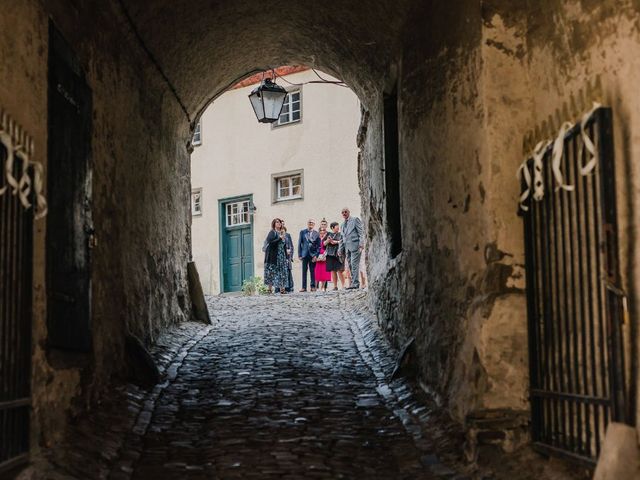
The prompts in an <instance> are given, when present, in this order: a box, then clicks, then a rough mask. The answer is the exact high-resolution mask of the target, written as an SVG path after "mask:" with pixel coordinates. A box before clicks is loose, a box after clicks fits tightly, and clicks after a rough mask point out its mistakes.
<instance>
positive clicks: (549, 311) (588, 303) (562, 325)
mask: <svg viewBox="0 0 640 480" xmlns="http://www.w3.org/2000/svg"><path fill="white" fill-rule="evenodd" d="M582 131H583V129H582V127H581V125H580V124H576V125H574V126H573V127H572V128H570V129H568V130H567V131H566V134H565V135H564V148H563V151H562V156H561V161H560V164H559V165H556V167H558V166H559V170H558V168H555V169H554V166H553V165H552V163H553V161H552V146H551V145H549V146H547V148H546V149H545V150H544V153H543V154H542V153H541V154H542V155H543V156H542V171H541V175H538V177H537V178H539V179H541V181H542V182H543V186H544V196H543V197H542V199H541V200H539V201H536V200H534V199H533V198H532V197H531V196H529V197H528V198H527V200H525V202H524V203H523V205H524V208H528V210H527V211H525V212H524V213H523V218H524V227H525V249H526V251H525V255H526V271H527V304H528V324H529V361H530V374H531V391H530V395H531V410H532V437H533V443H534V446H535V447H536V448H537V449H539V450H542V451H544V452H546V453H554V454H560V455H562V456H566V457H570V458H572V459H574V460H577V461H579V462H581V463H584V464H590V465H593V464H594V463H595V461H596V460H597V457H598V455H599V453H600V448H601V444H602V441H603V439H604V433H605V429H606V427H607V424H608V423H609V422H611V421H621V422H627V421H629V419H630V414H629V412H628V408H629V402H628V401H627V389H626V384H625V362H624V341H623V329H622V325H623V322H624V318H625V315H624V302H625V298H624V294H623V292H622V290H621V288H620V273H619V265H618V245H617V223H616V199H615V172H614V154H613V131H612V120H611V110H610V109H608V108H599V109H597V110H595V111H594V112H593V114H592V116H591V118H590V119H589V121H588V122H586V124H585V125H584V134H583V133H582ZM584 135H586V136H587V143H588V141H589V140H592V141H593V145H594V146H595V148H594V151H595V152H596V155H595V156H594V157H593V158H594V159H595V160H597V163H596V164H595V168H593V170H591V171H590V172H589V173H587V174H585V169H584V165H585V163H588V161H589V160H590V159H591V155H590V153H589V152H588V148H587V147H589V145H587V146H585V140H584ZM533 163H534V162H533V160H532V159H530V160H529V161H528V162H527V164H526V168H527V169H529V173H530V174H531V177H530V178H534V176H535V173H534V165H533ZM581 169H582V171H581ZM558 172H561V175H563V176H564V183H565V184H566V185H569V186H571V185H572V186H573V191H567V190H564V189H556V185H557V182H556V181H554V180H555V179H557V176H556V174H557V173H558ZM534 182H535V180H534ZM570 188H571V187H569V190H570Z"/></svg>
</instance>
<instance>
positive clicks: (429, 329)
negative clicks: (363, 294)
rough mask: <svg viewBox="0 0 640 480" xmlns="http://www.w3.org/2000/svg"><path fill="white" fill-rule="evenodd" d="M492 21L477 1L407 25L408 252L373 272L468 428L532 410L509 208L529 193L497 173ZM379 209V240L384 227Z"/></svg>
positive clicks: (390, 312)
mask: <svg viewBox="0 0 640 480" xmlns="http://www.w3.org/2000/svg"><path fill="white" fill-rule="evenodd" d="M480 13H481V10H480V8H479V5H478V3H477V2H473V1H468V2H463V3H462V4H460V5H458V8H457V9H456V10H455V11H452V9H449V8H446V7H445V6H441V5H437V4H435V2H434V4H429V5H424V6H421V7H417V9H416V11H414V12H412V13H411V14H410V15H409V16H408V18H411V19H421V21H418V20H415V23H411V22H410V23H408V24H407V25H406V28H405V31H406V35H405V43H404V50H403V54H402V58H401V62H400V64H401V65H400V73H399V87H400V88H399V101H400V132H401V133H400V135H401V138H400V148H401V177H402V181H401V185H402V202H403V205H402V230H403V245H404V251H403V252H402V254H401V255H400V256H399V257H397V258H396V259H395V260H393V261H389V260H387V259H386V258H384V256H377V257H375V258H374V259H373V260H372V262H371V266H370V268H371V272H370V273H371V275H372V280H373V289H374V291H375V295H374V296H373V297H372V301H373V303H374V306H375V308H376V310H377V311H378V312H379V316H380V320H381V322H382V324H383V325H384V326H385V328H386V329H387V330H388V331H389V332H390V333H391V334H392V335H393V337H395V338H396V340H397V341H398V343H403V342H404V341H406V340H407V339H408V338H411V337H415V339H416V342H415V353H416V356H417V361H418V363H419V365H418V367H419V377H420V380H421V381H422V382H423V385H424V387H425V388H427V389H428V390H430V391H432V392H433V393H434V394H435V395H436V396H437V397H438V398H439V400H440V401H441V402H442V403H443V404H446V406H447V407H448V408H450V409H451V411H452V413H453V414H454V415H455V416H456V417H458V418H460V419H462V418H463V417H464V415H465V414H466V413H468V412H469V411H470V410H474V409H478V408H498V407H510V408H526V400H525V399H526V368H527V367H526V348H525V346H526V332H525V326H526V319H525V317H524V295H523V292H522V288H523V281H522V271H521V270H522V268H521V264H522V263H523V260H522V251H523V247H522V245H518V244H517V239H519V238H520V237H521V226H520V223H519V219H518V217H517V216H516V215H515V211H516V208H515V206H516V203H515V202H513V203H509V202H508V200H505V199H504V197H507V199H508V198H510V196H512V197H513V198H516V195H517V188H518V186H517V184H516V182H511V178H513V171H515V170H511V169H509V168H508V167H504V166H503V165H502V163H504V159H503V158H501V157H496V158H495V160H494V162H493V163H492V162H491V159H492V158H493V154H494V152H495V151H496V150H499V149H500V148H501V147H500V145H496V143H497V142H498V140H497V135H495V134H493V133H492V129H496V128H498V127H497V126H495V125H494V124H493V123H492V122H494V116H496V109H493V110H490V111H489V107H488V105H490V103H491V101H492V99H491V98H487V95H488V94H489V93H488V92H491V88H497V87H496V86H495V85H493V84H492V83H496V82H498V81H499V80H500V79H499V78H487V73H486V70H485V63H486V61H487V59H486V56H487V52H486V49H485V47H484V35H485V32H484V26H483V23H482V19H481V16H480ZM425 18H429V23H428V25H425V24H424V23H422V22H423V21H424V19H425ZM497 114H500V115H502V114H504V112H502V111H498V112H497ZM501 118H505V117H501ZM500 141H504V139H500ZM505 143H508V141H505ZM371 163H372V164H373V165H375V163H374V162H371ZM517 163H518V159H517V158H514V159H513V164H514V165H516V166H517ZM514 168H515V167H514ZM503 169H504V171H503ZM371 171H372V172H375V171H376V169H375V168H372V169H371ZM500 174H502V175H503V176H505V177H508V178H509V181H510V183H513V185H512V187H511V189H509V186H508V185H506V186H505V185H504V184H499V180H501V178H496V176H499V175H500ZM371 175H374V174H373V173H372V174H371ZM370 181H371V182H373V183H377V184H381V182H382V177H381V176H380V177H379V178H374V177H371V178H370ZM379 190H380V191H381V190H382V187H381V186H380V187H379ZM507 193H510V194H511V195H510V196H509V195H506V194H507ZM374 198H376V197H374ZM377 198H378V199H377V200H370V201H371V202H372V203H374V204H375V203H376V201H377V203H378V211H377V212H376V213H374V215H372V217H371V218H369V220H370V228H371V223H373V224H374V225H375V224H376V221H375V219H376V218H380V217H383V216H384V215H382V214H381V213H380V212H382V211H383V209H382V199H381V198H380V197H377ZM505 207H506V208H507V209H508V213H509V216H505V215H503V212H502V211H501V210H500V209H503V210H504V209H505ZM502 217H506V218H502ZM372 219H373V222H371V220H372ZM382 223H384V222H383V221H382ZM379 232H380V233H381V235H379V236H378V237H377V241H376V242H375V245H377V247H378V248H379V249H380V250H381V251H387V247H386V241H385V240H384V239H385V237H386V235H385V233H384V229H383V228H381V229H379ZM513 237H515V239H516V240H515V241H513V240H511V239H512V238H513ZM509 242H512V243H509ZM374 248H375V247H374Z"/></svg>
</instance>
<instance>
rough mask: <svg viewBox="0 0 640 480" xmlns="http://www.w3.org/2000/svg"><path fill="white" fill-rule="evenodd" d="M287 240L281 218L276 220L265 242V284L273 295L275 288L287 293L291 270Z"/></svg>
mask: <svg viewBox="0 0 640 480" xmlns="http://www.w3.org/2000/svg"><path fill="white" fill-rule="evenodd" d="M285 238H286V237H285V232H284V231H283V230H282V222H281V221H280V219H279V218H274V219H273V221H272V222H271V231H270V232H269V234H268V235H267V238H266V239H265V241H264V243H265V247H266V248H265V252H264V284H265V285H267V287H269V293H272V292H273V289H274V288H275V289H279V290H280V293H286V290H285V289H286V288H287V283H288V281H289V270H288V266H287V263H288V262H287V252H286V250H285V248H286V246H285Z"/></svg>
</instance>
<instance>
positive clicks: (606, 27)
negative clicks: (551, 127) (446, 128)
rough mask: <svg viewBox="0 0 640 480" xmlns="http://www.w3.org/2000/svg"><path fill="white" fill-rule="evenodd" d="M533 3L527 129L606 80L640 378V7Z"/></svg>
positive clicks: (626, 2) (613, 1) (632, 368)
mask: <svg viewBox="0 0 640 480" xmlns="http://www.w3.org/2000/svg"><path fill="white" fill-rule="evenodd" d="M529 8H530V12H529V15H528V25H527V35H526V45H527V47H526V48H527V65H526V66H527V75H528V76H529V78H530V80H529V85H530V90H529V96H530V98H531V104H532V107H531V115H530V117H529V124H528V126H527V128H528V129H531V128H534V127H535V126H536V125H539V124H540V123H541V122H542V121H543V120H545V119H547V118H548V117H549V115H553V114H554V113H555V109H556V108H558V107H559V106H562V104H563V103H565V102H566V103H568V104H570V98H571V96H574V98H577V97H579V93H580V91H581V90H582V91H583V92H585V93H586V91H587V90H588V85H589V84H591V85H594V84H597V83H598V80H599V83H600V85H601V88H596V89H595V90H596V92H595V95H592V97H593V96H595V98H594V99H596V100H599V101H600V103H602V104H603V105H605V106H609V107H611V108H612V111H613V123H614V140H615V158H616V163H615V168H616V190H617V208H618V231H619V241H620V248H619V253H620V265H621V268H622V272H621V274H622V287H623V289H624V290H625V291H626V293H627V295H629V307H630V308H629V309H630V319H631V322H628V323H626V324H625V325H624V329H625V333H626V336H627V339H628V341H629V344H628V345H627V358H628V360H629V362H630V365H629V366H628V372H629V373H630V375H632V376H635V378H636V379H637V378H638V377H637V375H638V370H637V366H638V351H640V348H639V344H638V336H637V335H638V329H637V325H638V314H639V313H640V303H639V302H640V295H639V293H640V291H639V290H638V288H639V287H638V286H639V285H640V284H639V282H638V280H639V279H640V268H639V267H640V258H639V257H638V253H637V252H638V250H637V239H638V225H640V211H639V208H638V205H639V204H638V202H639V199H640V196H638V192H639V190H640V167H639V162H638V158H640V149H639V147H640V143H639V140H640V138H639V137H638V133H637V125H638V124H639V122H640V96H638V88H637V86H638V83H639V82H640V4H638V2H636V1H632V0H603V1H597V2H596V1H588V0H582V1H571V2H562V1H559V0H558V1H553V0H547V1H544V2H539V3H538V2H531V5H530V7H529ZM507 21H508V20H507ZM560 32H565V33H564V34H560ZM571 120H574V121H575V120H576V119H571ZM631 344H634V345H633V348H630V347H631ZM637 411H638V412H640V404H637Z"/></svg>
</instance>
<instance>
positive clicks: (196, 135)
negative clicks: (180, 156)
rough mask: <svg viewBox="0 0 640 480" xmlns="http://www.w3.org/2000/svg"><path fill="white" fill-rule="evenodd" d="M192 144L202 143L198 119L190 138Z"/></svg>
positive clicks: (200, 124) (200, 125) (200, 126)
mask: <svg viewBox="0 0 640 480" xmlns="http://www.w3.org/2000/svg"><path fill="white" fill-rule="evenodd" d="M191 143H192V144H193V145H202V123H201V122H200V121H198V123H196V128H195V130H194V131H193V139H192V140H191Z"/></svg>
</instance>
